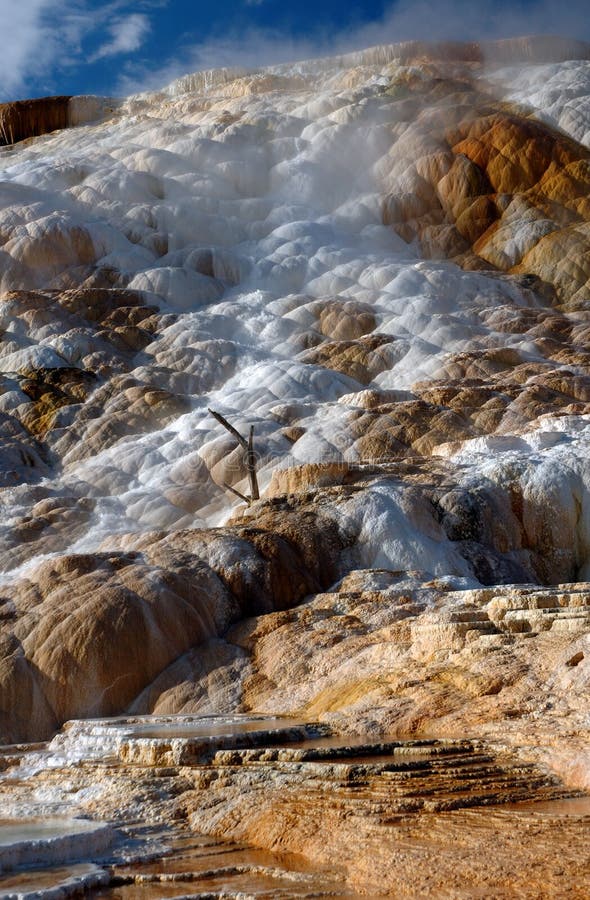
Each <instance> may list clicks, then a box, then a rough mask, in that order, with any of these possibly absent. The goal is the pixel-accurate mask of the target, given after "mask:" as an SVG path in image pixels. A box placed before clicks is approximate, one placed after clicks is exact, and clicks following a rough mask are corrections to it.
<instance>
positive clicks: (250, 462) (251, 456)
mask: <svg viewBox="0 0 590 900" xmlns="http://www.w3.org/2000/svg"><path fill="white" fill-rule="evenodd" d="M208 411H209V412H210V413H211V415H212V416H213V418H214V419H217V421H218V422H219V424H220V425H223V427H224V428H225V429H226V430H227V431H229V433H230V434H231V435H232V437H234V438H235V439H236V441H237V442H238V444H239V445H240V447H242V448H243V449H244V450H245V451H246V456H245V460H244V462H245V465H246V471H247V472H248V480H249V482H250V496H249V497H246V496H245V495H244V494H241V493H240V491H237V490H236V489H235V488H233V487H230V485H229V484H226V483H225V482H224V484H223V486H224V487H225V488H227V489H228V490H229V491H231V492H232V494H235V495H236V497H239V498H240V500H244V502H245V503H247V504H248V505H250V503H252V501H253V500H260V491H259V490H258V476H257V475H256V453H255V452H254V426H253V425H250V434H249V436H248V440H246V438H245V437H244V436H243V435H242V434H240V432H239V431H238V430H237V429H236V428H234V426H233V425H230V423H229V422H228V421H227V419H226V418H225V416H222V415H221V413H218V412H215V410H213V409H208Z"/></svg>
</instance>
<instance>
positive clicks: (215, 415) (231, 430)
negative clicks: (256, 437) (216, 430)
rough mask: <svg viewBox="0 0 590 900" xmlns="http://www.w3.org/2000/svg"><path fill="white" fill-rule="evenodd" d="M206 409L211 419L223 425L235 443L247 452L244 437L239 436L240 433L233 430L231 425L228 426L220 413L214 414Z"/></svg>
mask: <svg viewBox="0 0 590 900" xmlns="http://www.w3.org/2000/svg"><path fill="white" fill-rule="evenodd" d="M207 409H208V412H210V413H211V415H212V416H213V418H214V419H217V421H218V422H219V424H220V425H223V427H224V428H227V430H228V431H229V433H230V434H233V436H234V437H235V439H236V441H237V442H238V443H239V444H240V445H241V446H242V447H243V448H244V450H247V449H248V441H247V440H246V438H245V437H243V436H242V435H241V434H240V432H239V431H238V430H237V428H234V426H233V425H230V424H229V422H228V421H227V419H225V418H224V417H223V416H222V415H221V413H218V412H215V411H214V410H212V409H209V408H207Z"/></svg>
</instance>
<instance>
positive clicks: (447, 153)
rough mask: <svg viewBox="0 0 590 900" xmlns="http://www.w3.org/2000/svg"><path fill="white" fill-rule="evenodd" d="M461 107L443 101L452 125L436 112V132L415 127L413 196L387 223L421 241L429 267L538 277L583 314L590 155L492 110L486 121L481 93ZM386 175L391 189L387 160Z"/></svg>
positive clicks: (545, 129)
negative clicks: (447, 262) (435, 263)
mask: <svg viewBox="0 0 590 900" xmlns="http://www.w3.org/2000/svg"><path fill="white" fill-rule="evenodd" d="M470 96H471V99H472V104H473V106H472V109H468V108H467V107H466V106H465V102H466V100H467V99H468V98H469V97H470ZM461 99H462V102H461V104H460V105H459V106H457V107H453V108H451V106H450V103H451V101H450V98H449V97H447V98H446V99H445V100H443V104H445V105H446V106H445V108H446V112H447V113H448V117H447V119H446V121H445V119H442V118H439V116H438V113H437V111H436V109H435V107H434V105H433V107H432V110H431V112H430V120H431V124H432V128H431V129H429V130H428V131H427V132H423V131H422V130H421V129H420V128H419V126H418V125H411V126H410V127H409V128H408V133H407V134H406V135H404V136H403V137H402V138H401V139H400V141H399V143H400V145H403V150H402V148H401V147H400V152H406V153H408V154H409V153H410V152H411V154H412V157H413V160H414V161H410V163H409V167H408V170H407V171H406V173H405V174H404V180H405V183H406V184H411V185H412V190H411V192H408V193H400V191H399V190H396V191H395V193H393V194H391V195H390V196H388V197H387V198H386V200H385V202H384V207H383V220H384V222H385V223H386V224H391V225H392V226H393V227H394V228H395V229H396V231H397V232H398V233H399V234H400V235H401V236H402V237H403V238H404V239H405V240H406V241H411V240H412V239H414V238H418V240H419V242H420V245H421V248H422V253H423V254H424V255H425V256H426V257H427V258H445V257H446V258H451V259H454V260H455V261H456V262H457V263H458V264H459V265H462V266H463V267H464V268H472V269H473V268H475V269H477V268H485V266H486V265H487V266H489V267H492V268H495V269H499V270H501V271H504V272H510V273H526V274H530V275H534V276H536V277H538V278H539V279H540V280H541V281H542V282H546V283H548V284H551V285H553V287H554V288H555V291H556V294H557V298H558V300H559V301H560V302H561V303H562V304H566V305H567V306H568V307H570V308H576V306H577V305H579V303H581V302H582V301H583V300H584V298H585V295H586V293H587V286H588V279H589V277H590V259H589V258H588V251H587V243H588V241H587V230H588V222H589V221H590V206H589V204H588V191H589V188H590V151H588V149H587V148H586V147H583V146H582V145H580V144H577V143H576V142H575V141H574V140H572V139H571V138H569V137H567V136H566V135H564V134H562V133H561V132H558V131H556V130H555V129H553V128H551V127H550V126H549V125H545V124H543V123H541V122H537V121H534V120H533V119H531V118H530V117H525V116H524V115H519V114H517V113H515V112H506V111H503V110H500V109H499V108H497V109H496V110H494V109H493V102H492V103H491V108H490V111H489V112H488V114H484V115H478V114H477V112H473V109H477V107H478V106H481V105H482V98H481V97H479V96H477V94H476V93H475V92H474V91H473V90H472V89H471V90H470V89H469V88H467V89H466V90H465V91H464V95H463V97H462V98H461ZM434 100H435V97H434V96H433V101H432V102H433V104H434ZM488 106H490V101H489V100H488ZM423 115H427V114H423ZM453 120H454V123H453ZM394 146H395V145H394ZM380 170H381V172H382V173H383V176H384V178H385V180H387V178H388V174H387V170H386V167H385V163H384V161H382V162H381V163H380ZM412 172H413V175H412V176H410V173H412ZM574 260H575V262H574Z"/></svg>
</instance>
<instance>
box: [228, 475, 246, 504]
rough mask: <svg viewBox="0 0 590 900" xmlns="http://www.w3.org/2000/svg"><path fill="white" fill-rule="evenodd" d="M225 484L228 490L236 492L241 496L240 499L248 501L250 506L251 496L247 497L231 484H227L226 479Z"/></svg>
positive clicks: (237, 495)
mask: <svg viewBox="0 0 590 900" xmlns="http://www.w3.org/2000/svg"><path fill="white" fill-rule="evenodd" d="M223 486H224V488H227V490H228V491H231V492H232V494H235V495H236V497H239V498H240V500H243V501H244V503H247V504H248V506H250V502H251V501H250V498H249V497H246V496H245V495H244V494H241V493H240V491H238V490H236V489H235V488H233V487H232V486H231V484H227V483H226V482H225V481H224V482H223Z"/></svg>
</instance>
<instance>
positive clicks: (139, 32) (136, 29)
mask: <svg viewBox="0 0 590 900" xmlns="http://www.w3.org/2000/svg"><path fill="white" fill-rule="evenodd" d="M150 28H151V26H150V22H149V19H148V17H147V16H144V15H141V14H140V13H134V14H133V15H130V16H125V17H122V18H119V19H115V21H114V22H113V23H112V25H110V26H109V28H108V31H109V35H110V40H108V41H107V42H106V43H104V44H102V46H100V47H99V48H98V50H97V51H96V53H93V54H92V56H90V57H89V62H96V60H97V59H104V58H105V57H106V56H117V55H118V54H120V53H133V51H135V50H138V49H139V48H140V47H141V45H142V44H143V42H144V41H145V39H146V37H147V36H148V34H149V32H150Z"/></svg>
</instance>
